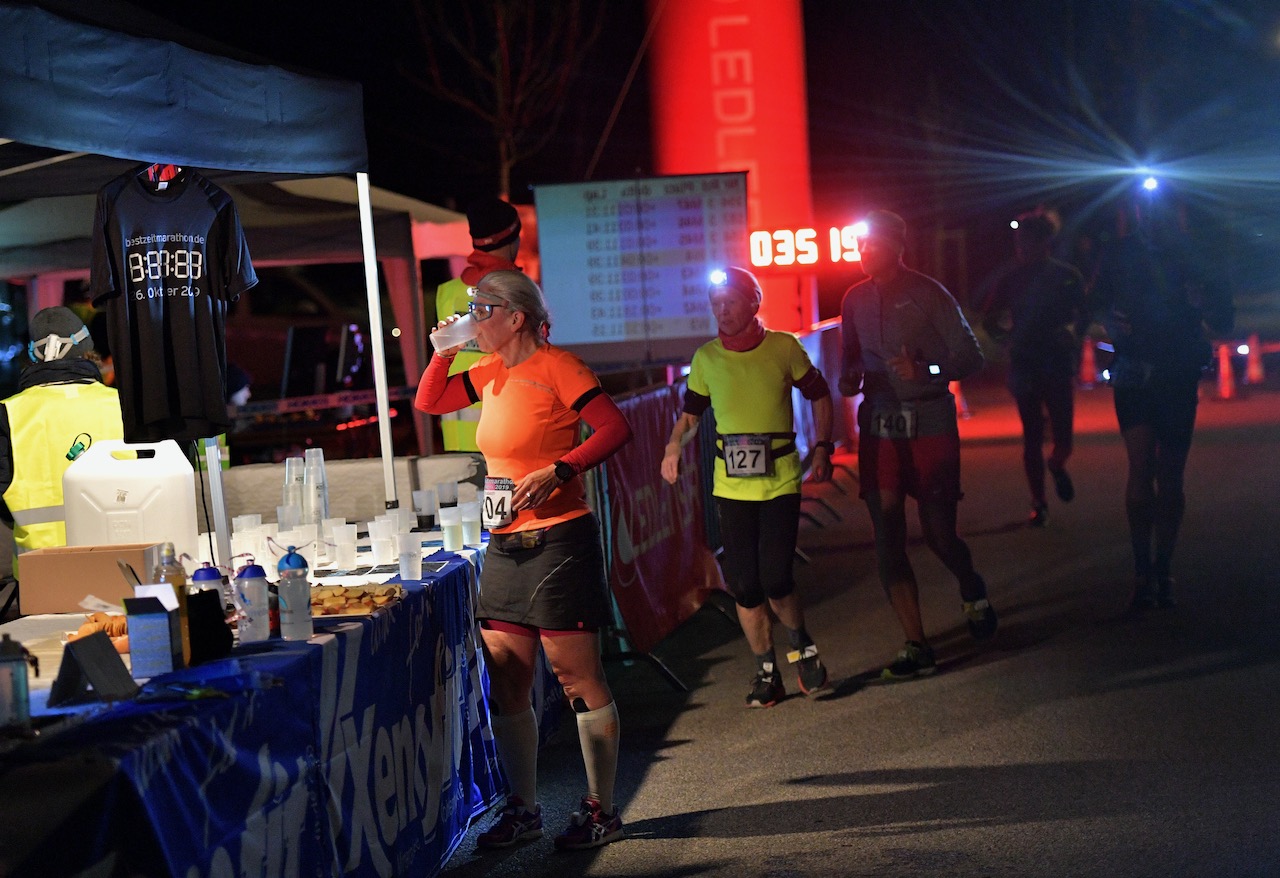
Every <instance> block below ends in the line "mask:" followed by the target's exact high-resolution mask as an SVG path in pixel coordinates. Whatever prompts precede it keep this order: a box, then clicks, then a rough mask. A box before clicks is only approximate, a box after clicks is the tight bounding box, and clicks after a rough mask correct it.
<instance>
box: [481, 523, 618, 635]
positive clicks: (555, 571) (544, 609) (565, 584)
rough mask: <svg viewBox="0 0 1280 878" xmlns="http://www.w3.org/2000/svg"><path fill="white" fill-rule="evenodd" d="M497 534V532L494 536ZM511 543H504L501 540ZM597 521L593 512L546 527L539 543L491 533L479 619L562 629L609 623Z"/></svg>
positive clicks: (483, 572)
mask: <svg viewBox="0 0 1280 878" xmlns="http://www.w3.org/2000/svg"><path fill="white" fill-rule="evenodd" d="M497 536H500V535H497V534H495V535H494V537H497ZM504 542H506V543H510V544H511V547H510V548H503V547H502V543H504ZM607 589H608V585H607V583H606V582H605V574H604V553H603V551H602V550H601V547H600V524H599V522H598V521H597V520H596V517H595V515H594V514H593V513H588V514H586V515H580V516H578V517H577V518H573V519H570V520H569V521H564V522H561V523H560V524H555V525H552V526H551V527H549V528H547V529H546V532H545V535H544V537H543V540H542V543H541V545H538V546H534V547H532V548H523V547H520V546H519V541H518V540H508V541H503V540H498V539H494V538H491V539H490V541H489V548H488V551H487V552H486V553H485V560H484V570H483V571H482V572H481V574H480V601H479V605H478V606H477V608H476V618H477V619H495V620H499V621H503V622H512V623H515V624H517V625H530V626H533V627H535V628H549V629H555V630H561V631H581V630H599V629H601V628H603V627H604V626H605V625H606V624H608V622H609V618H610V617H609V604H608V591H607Z"/></svg>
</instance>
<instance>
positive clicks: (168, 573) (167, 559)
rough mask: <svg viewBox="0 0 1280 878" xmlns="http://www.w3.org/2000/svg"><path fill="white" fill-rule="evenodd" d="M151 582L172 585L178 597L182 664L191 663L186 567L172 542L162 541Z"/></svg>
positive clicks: (185, 665) (184, 665)
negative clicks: (179, 558)
mask: <svg viewBox="0 0 1280 878" xmlns="http://www.w3.org/2000/svg"><path fill="white" fill-rule="evenodd" d="M151 581H152V582H153V583H164V584H166V585H170V586H172V587H173V593H174V596H175V597H176V598H177V599H178V630H179V631H180V632H181V634H182V666H183V667H188V666H190V664H191V626H190V625H188V624H187V568H185V567H183V566H182V562H181V561H179V560H178V554H177V551H176V550H175V549H174V547H173V543H162V544H161V546H160V560H159V562H157V564H156V567H155V570H154V571H152V574H151Z"/></svg>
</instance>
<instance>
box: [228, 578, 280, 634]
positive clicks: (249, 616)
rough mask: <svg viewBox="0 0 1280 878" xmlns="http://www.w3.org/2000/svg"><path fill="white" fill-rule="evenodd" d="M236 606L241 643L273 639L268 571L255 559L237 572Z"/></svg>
mask: <svg viewBox="0 0 1280 878" xmlns="http://www.w3.org/2000/svg"><path fill="white" fill-rule="evenodd" d="M235 595H236V604H237V605H238V606H239V607H240V622H239V624H238V625H237V626H236V628H237V630H238V631H239V636H240V642H241V643H257V642H260V641H263V640H267V639H268V638H270V637H271V606H270V603H271V597H270V593H269V592H268V590H267V571H265V570H263V569H262V565H260V564H255V563H254V562H253V559H252V558H250V559H249V563H248V564H245V565H244V566H243V567H241V568H240V569H239V570H238V571H236V581H235Z"/></svg>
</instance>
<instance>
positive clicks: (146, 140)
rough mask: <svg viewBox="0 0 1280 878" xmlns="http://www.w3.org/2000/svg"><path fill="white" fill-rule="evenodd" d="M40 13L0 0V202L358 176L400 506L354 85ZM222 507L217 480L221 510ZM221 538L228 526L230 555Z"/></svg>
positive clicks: (385, 449)
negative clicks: (125, 178)
mask: <svg viewBox="0 0 1280 878" xmlns="http://www.w3.org/2000/svg"><path fill="white" fill-rule="evenodd" d="M41 6H43V7H57V8H59V10H60V11H61V10H64V9H65V10H67V11H68V14H69V15H74V16H75V18H74V19H73V18H72V17H63V16H60V15H55V14H53V13H52V12H49V11H48V9H47V8H41ZM41 6H36V5H32V4H26V3H15V2H7V0H0V202H7V201H19V200H23V199H28V198H33V197H42V196H55V195H74V194H89V193H96V192H97V191H98V189H100V188H101V187H102V186H103V185H104V184H105V183H107V182H108V181H110V180H111V179H113V178H114V177H116V176H117V175H119V174H121V173H123V172H124V171H125V170H126V169H128V168H129V167H132V166H135V165H137V164H138V163H139V162H145V163H162V164H174V165H183V166H188V167H194V168H198V169H200V171H201V173H204V174H205V175H206V176H208V177H209V178H210V179H212V180H213V181H214V182H216V183H218V184H219V185H228V184H235V183H237V182H246V181H253V180H264V181H265V180H270V179H281V178H287V177H300V176H320V175H335V174H337V175H350V174H354V175H355V177H356V188H357V194H358V200H359V215H360V230H361V249H362V252H363V256H364V263H365V279H366V289H367V294H368V298H369V306H370V313H369V318H370V334H371V337H372V341H373V348H374V374H375V386H376V388H377V392H378V415H379V429H380V438H381V447H382V456H383V470H384V483H385V487H386V496H387V502H388V505H393V504H394V503H395V481H394V477H393V474H392V456H393V454H392V450H391V434H390V426H389V419H388V401H387V397H388V393H387V382H386V365H385V352H384V351H383V349H382V325H381V314H380V309H379V307H378V287H377V266H376V262H375V250H374V228H373V216H372V206H371V203H370V195H369V185H368V175H367V172H366V169H367V166H368V154H367V148H366V145H365V139H364V115H363V99H362V95H361V91H360V86H359V85H358V84H356V83H351V82H343V81H338V80H331V79H323V78H320V77H316V76H306V75H302V74H299V73H294V72H291V71H287V70H284V69H282V68H280V67H276V66H269V65H262V64H251V63H246V62H244V61H239V60H235V59H231V58H228V57H222V56H219V55H215V54H211V53H208V52H202V51H196V50H194V49H191V48H188V47H187V46H185V45H180V44H178V43H177V42H174V41H171V40H167V39H163V38H156V37H155V36H141V37H140V36H135V35H133V34H130V33H125V32H123V31H121V30H118V29H115V28H114V27H113V28H107V27H102V26H98V25H97V24H91V23H85V22H84V20H83V19H84V17H85V16H87V15H89V14H91V13H92V12H93V9H92V7H94V6H95V4H82V5H76V4H70V3H57V2H45V3H42V4H41ZM83 7H90V9H84V8H83ZM97 8H98V9H99V10H100V9H102V8H103V5H102V4H97ZM121 13H131V10H129V8H128V7H126V6H125V5H124V4H119V5H118V7H117V8H116V9H115V10H113V12H112V14H111V17H110V20H111V21H113V22H121V23H126V24H127V23H131V22H134V21H143V20H145V19H146V16H144V15H141V14H138V15H133V14H121ZM149 25H150V26H152V27H155V26H156V22H155V21H154V20H153V19H152V20H149ZM90 216H91V215H90ZM211 470H212V471H214V472H216V471H218V470H217V467H216V465H215V466H214V467H212V468H211ZM221 503H222V498H221V497H220V490H219V486H218V485H217V484H216V483H215V490H214V504H215V512H216V511H217V507H218V506H219V505H221ZM225 540H226V529H225V526H223V527H221V528H220V533H219V543H220V545H219V551H220V554H221V555H222V557H223V558H226V557H228V555H229V551H228V547H227V546H226V545H225Z"/></svg>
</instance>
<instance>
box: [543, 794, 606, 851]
mask: <svg viewBox="0 0 1280 878" xmlns="http://www.w3.org/2000/svg"><path fill="white" fill-rule="evenodd" d="M619 838H622V816H621V815H620V814H619V813H618V806H617V805H614V806H613V813H612V814H606V813H604V811H602V810H601V808H600V803H599V802H597V801H596V800H595V799H583V800H582V804H581V805H580V806H579V807H578V810H577V811H574V812H573V813H572V814H570V815H569V828H568V829H566V830H565V831H564V832H562V833H560V834H559V835H557V836H556V850H561V851H581V850H586V849H587V848H598V847H600V846H601V845H603V844H608V843H609V842H611V841H616V840H617V839H619Z"/></svg>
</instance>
